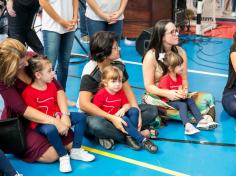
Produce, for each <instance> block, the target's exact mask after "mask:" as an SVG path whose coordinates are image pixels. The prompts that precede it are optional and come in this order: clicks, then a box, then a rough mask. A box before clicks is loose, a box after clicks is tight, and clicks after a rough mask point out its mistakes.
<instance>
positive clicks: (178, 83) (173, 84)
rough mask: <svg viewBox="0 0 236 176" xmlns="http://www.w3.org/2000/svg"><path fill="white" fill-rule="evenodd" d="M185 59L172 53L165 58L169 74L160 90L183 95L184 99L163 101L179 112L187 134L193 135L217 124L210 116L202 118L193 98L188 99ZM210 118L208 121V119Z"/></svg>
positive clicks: (160, 84)
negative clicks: (184, 70)
mask: <svg viewBox="0 0 236 176" xmlns="http://www.w3.org/2000/svg"><path fill="white" fill-rule="evenodd" d="M183 62H184V60H183V58H182V57H181V56H180V55H178V54H176V53H174V52H171V53H169V54H166V58H164V60H163V63H164V64H165V65H166V66H167V68H168V73H167V74H166V75H165V76H163V77H162V78H161V80H160V82H159V84H158V87H159V88H162V89H169V90H178V92H179V93H180V94H182V99H180V100H175V101H170V100H168V99H166V98H162V100H163V101H165V102H167V104H169V105H170V106H172V107H174V108H176V109H177V110H179V113H180V117H181V119H182V122H183V124H184V126H185V132H184V133H185V134H187V135H192V134H195V133H198V132H200V131H199V130H198V129H197V128H199V129H203V130H210V129H214V128H216V127H217V123H215V122H213V120H212V118H211V117H210V116H209V115H205V116H204V118H203V117H202V115H201V113H200V111H199V109H198V108H197V106H196V104H195V103H194V101H193V100H192V99H191V98H188V97H187V94H188V90H187V89H183V87H182V76H181V75H182V73H183ZM188 109H189V110H190V112H191V113H192V115H193V116H194V117H195V119H196V121H197V123H198V124H197V128H195V127H194V126H193V125H192V124H191V123H190V122H189V118H188V115H187V112H188ZM207 118H208V119H207Z"/></svg>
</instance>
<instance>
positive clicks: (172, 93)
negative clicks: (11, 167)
mask: <svg viewBox="0 0 236 176" xmlns="http://www.w3.org/2000/svg"><path fill="white" fill-rule="evenodd" d="M166 98H168V99H169V100H171V101H173V100H179V99H183V98H184V96H183V95H182V93H180V92H179V90H168V94H167V97H166Z"/></svg>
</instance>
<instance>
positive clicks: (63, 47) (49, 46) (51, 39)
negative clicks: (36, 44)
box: [43, 30, 75, 89]
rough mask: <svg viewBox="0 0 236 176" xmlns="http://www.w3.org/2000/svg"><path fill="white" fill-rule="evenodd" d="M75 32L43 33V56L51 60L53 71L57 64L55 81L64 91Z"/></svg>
mask: <svg viewBox="0 0 236 176" xmlns="http://www.w3.org/2000/svg"><path fill="white" fill-rule="evenodd" d="M74 35H75V32H74V31H73V32H67V33H65V34H59V33H56V32H52V31H46V30H44V31H43V41H44V54H45V55H46V56H47V57H48V58H49V59H50V60H51V62H52V68H53V69H55V65H56V62H57V68H56V73H57V80H58V81H59V82H60V83H61V85H62V87H63V88H64V89H66V81H67V76H68V68H69V62H70V54H71V50H72V46H73V41H74Z"/></svg>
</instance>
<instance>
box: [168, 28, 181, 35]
mask: <svg viewBox="0 0 236 176" xmlns="http://www.w3.org/2000/svg"><path fill="white" fill-rule="evenodd" d="M166 34H171V35H179V30H178V29H173V30H171V31H170V32H166Z"/></svg>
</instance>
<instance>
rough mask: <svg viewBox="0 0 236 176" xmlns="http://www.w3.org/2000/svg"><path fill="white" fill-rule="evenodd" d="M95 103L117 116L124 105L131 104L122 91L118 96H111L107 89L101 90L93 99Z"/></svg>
mask: <svg viewBox="0 0 236 176" xmlns="http://www.w3.org/2000/svg"><path fill="white" fill-rule="evenodd" d="M93 103H94V104H95V105H97V106H98V107H99V108H101V109H102V110H103V111H106V112H107V113H109V114H115V113H116V112H117V111H119V110H120V109H121V108H122V106H123V105H125V104H127V103H129V102H128V99H127V97H126V95H125V93H124V91H123V90H122V89H121V90H120V91H119V92H117V93H116V94H114V95H112V94H110V93H109V92H108V91H107V90H106V89H105V88H103V89H100V90H99V91H98V92H97V93H96V94H95V95H94V97H93Z"/></svg>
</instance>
